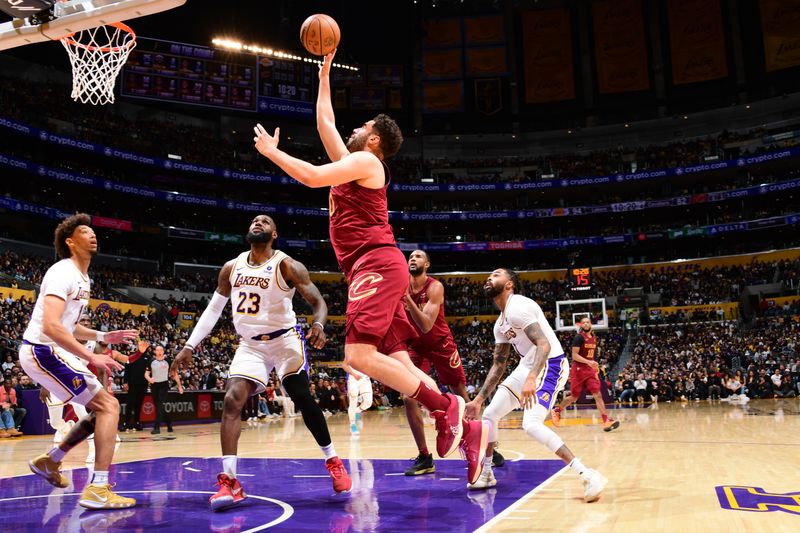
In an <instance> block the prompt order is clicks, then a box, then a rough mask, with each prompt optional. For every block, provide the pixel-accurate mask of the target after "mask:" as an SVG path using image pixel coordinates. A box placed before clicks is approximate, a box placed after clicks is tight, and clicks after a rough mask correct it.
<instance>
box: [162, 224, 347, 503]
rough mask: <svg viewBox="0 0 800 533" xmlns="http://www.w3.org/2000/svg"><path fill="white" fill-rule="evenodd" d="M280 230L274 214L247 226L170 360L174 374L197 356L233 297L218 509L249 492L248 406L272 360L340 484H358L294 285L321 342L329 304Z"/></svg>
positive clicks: (343, 488)
mask: <svg viewBox="0 0 800 533" xmlns="http://www.w3.org/2000/svg"><path fill="white" fill-rule="evenodd" d="M277 236H278V232H277V231H276V229H275V222H274V221H273V220H272V218H270V217H268V216H267V215H259V216H257V217H255V218H254V219H253V221H252V222H251V224H250V228H249V230H248V233H247V242H248V243H249V244H250V251H249V252H244V253H242V254H241V255H239V257H237V258H236V259H233V260H231V261H228V262H227V263H225V265H224V266H223V267H222V270H221V271H220V273H219V278H218V281H217V290H216V292H214V295H213V297H212V298H211V301H210V302H209V304H208V306H207V307H206V309H205V311H203V314H202V315H201V316H200V319H199V320H198V321H197V325H196V326H195V328H194V330H193V331H192V334H191V335H190V336H189V340H188V341H187V342H186V345H185V346H184V348H183V349H182V350H181V351H180V352H179V353H178V356H177V357H176V358H175V361H174V362H173V363H172V367H171V368H170V373H171V374H174V373H176V372H177V371H179V370H180V369H181V368H182V367H183V366H184V365H186V364H187V363H189V362H190V361H191V359H192V355H193V352H194V350H195V348H196V347H197V345H198V344H199V343H200V342H201V341H202V340H203V339H204V338H205V337H206V336H207V335H208V334H209V333H210V332H211V329H212V328H213V327H214V325H215V324H216V323H217V320H219V317H220V315H221V314H222V311H223V310H224V309H225V306H226V305H227V302H228V299H229V298H230V299H231V307H232V309H233V325H234V327H235V328H236V332H237V333H238V334H239V335H240V340H239V347H238V348H237V349H236V354H235V355H234V357H233V362H232V363H231V367H230V370H229V372H228V382H227V386H226V391H225V401H224V404H223V415H222V428H221V436H220V440H221V443H222V468H223V472H222V473H220V474H219V475H218V476H217V480H218V483H219V487H220V488H219V491H218V492H217V494H215V495H214V496H212V497H211V498H210V499H209V503H210V504H211V509H212V510H214V511H218V510H221V509H225V508H228V507H231V506H233V505H236V504H238V503H240V502H241V501H242V500H244V498H245V494H244V491H243V490H242V486H241V484H240V483H239V480H238V479H236V453H237V448H238V442H239V435H240V433H241V420H240V417H241V413H242V407H243V406H244V404H245V401H246V400H247V399H248V398H249V397H250V396H252V395H254V394H258V393H260V392H263V391H264V390H266V388H267V383H268V382H269V374H270V372H271V371H272V369H273V367H274V368H275V370H276V372H277V374H278V378H279V379H280V380H281V383H282V384H283V387H284V388H285V389H286V392H287V393H288V394H289V397H290V398H291V399H292V401H293V402H294V404H295V407H296V408H297V409H299V410H300V411H301V412H302V415H303V421H304V422H305V424H306V427H308V429H309V430H310V431H311V433H312V434H313V435H314V438H315V439H316V441H317V444H319V446H320V448H322V451H323V453H324V454H325V459H326V462H325V466H326V467H327V469H328V472H329V473H330V476H331V477H332V478H333V488H334V490H335V491H336V492H343V491H347V490H350V487H351V485H352V482H351V481H350V478H349V476H348V475H347V471H346V470H345V468H344V465H343V464H342V461H341V460H340V459H339V457H338V456H337V454H336V450H335V449H334V447H333V444H332V442H331V437H330V433H329V432H328V425H327V423H326V422H325V416H324V415H323V414H322V410H321V409H320V407H319V405H318V404H317V402H316V401H315V400H314V398H313V397H312V396H311V392H310V390H309V382H308V373H307V368H306V367H307V365H306V359H305V347H304V343H303V336H302V330H301V329H300V327H299V326H298V325H297V319H296V317H295V314H294V310H293V308H292V297H293V296H294V292H295V290H297V291H299V292H300V294H301V295H302V296H303V298H305V300H306V301H307V302H308V303H309V305H310V306H311V308H312V309H313V312H314V319H313V324H312V326H311V330H310V333H309V335H308V339H307V341H308V342H309V343H310V344H311V345H312V346H314V347H315V348H321V347H322V346H324V345H325V340H326V339H325V331H324V327H325V321H326V320H327V318H328V306H327V305H325V301H324V300H323V299H322V295H321V294H320V293H319V289H317V287H316V286H315V285H314V284H313V283H312V282H311V279H310V278H309V276H308V270H306V267H305V266H303V264H302V263H300V262H298V261H295V260H293V259H292V258H291V257H289V256H288V255H286V254H285V253H283V252H281V251H279V250H274V249H273V248H272V243H273V241H274V239H275V238H277Z"/></svg>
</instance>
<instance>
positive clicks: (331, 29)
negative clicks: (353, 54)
mask: <svg viewBox="0 0 800 533" xmlns="http://www.w3.org/2000/svg"><path fill="white" fill-rule="evenodd" d="M341 36H342V32H340V31H339V25H338V24H336V21H335V20H333V19H332V18H331V17H329V16H328V15H323V14H322V13H317V14H316V15H311V16H310V17H308V18H307V19H306V20H305V22H303V25H302V26H300V42H301V43H303V47H304V48H305V49H306V50H308V51H309V52H310V53H312V54H314V55H317V56H324V55H327V54H330V53H331V52H333V51H334V50H335V49H336V47H337V46H339V39H340V38H341Z"/></svg>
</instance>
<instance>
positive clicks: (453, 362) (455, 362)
mask: <svg viewBox="0 0 800 533" xmlns="http://www.w3.org/2000/svg"><path fill="white" fill-rule="evenodd" d="M460 366H461V356H460V355H458V350H456V351H455V352H453V355H451V356H450V368H458V367H460Z"/></svg>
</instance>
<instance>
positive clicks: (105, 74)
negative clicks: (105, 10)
mask: <svg viewBox="0 0 800 533" xmlns="http://www.w3.org/2000/svg"><path fill="white" fill-rule="evenodd" d="M61 44H63V45H64V48H65V49H66V50H67V54H69V62H70V63H71V64H72V99H73V100H75V101H80V102H82V103H84V104H93V105H103V104H108V103H112V104H113V103H114V84H115V82H116V79H117V75H118V74H119V71H120V69H122V65H124V64H125V61H127V60H128V54H130V53H131V50H133V48H134V47H135V46H136V34H135V33H134V32H133V30H131V29H130V28H129V27H128V26H127V25H125V24H123V23H121V22H115V23H113V24H109V25H104V26H99V27H97V28H91V29H88V30H83V31H78V32H75V33H73V34H72V35H68V36H66V37H64V38H62V39H61Z"/></svg>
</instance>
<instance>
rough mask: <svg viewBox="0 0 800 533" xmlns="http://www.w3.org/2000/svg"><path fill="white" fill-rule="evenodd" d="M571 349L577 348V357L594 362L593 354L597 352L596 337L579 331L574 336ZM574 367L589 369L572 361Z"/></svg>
mask: <svg viewBox="0 0 800 533" xmlns="http://www.w3.org/2000/svg"><path fill="white" fill-rule="evenodd" d="M572 347H573V348H578V355H580V356H581V357H583V358H585V359H589V360H592V361H594V355H595V352H597V336H596V335H595V334H594V333H592V332H590V333H586V332H585V331H583V330H580V331H579V332H578V334H577V335H575V339H573V341H572ZM572 364H573V365H575V366H576V367H584V368H587V369H588V368H589V367H588V366H587V365H584V364H581V363H576V362H574V361H573V363H572Z"/></svg>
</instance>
